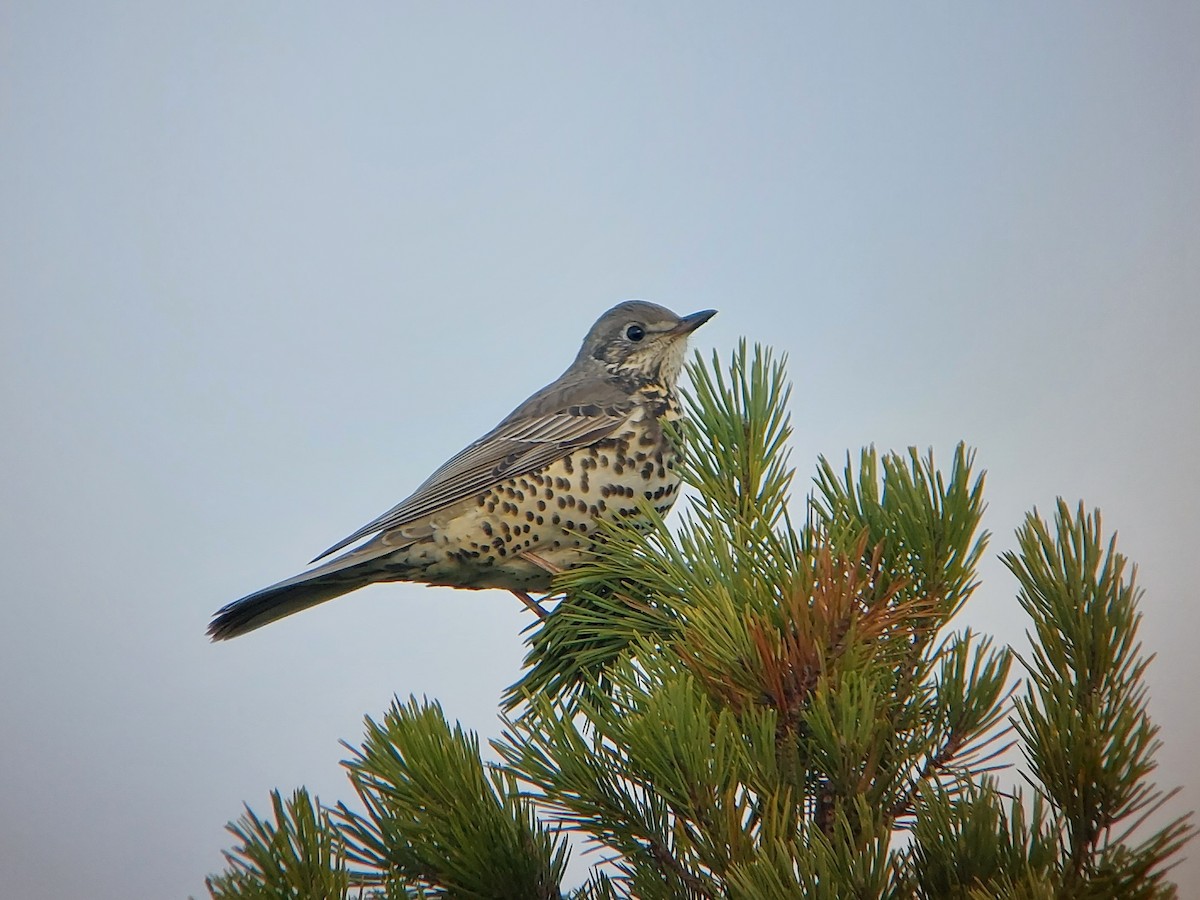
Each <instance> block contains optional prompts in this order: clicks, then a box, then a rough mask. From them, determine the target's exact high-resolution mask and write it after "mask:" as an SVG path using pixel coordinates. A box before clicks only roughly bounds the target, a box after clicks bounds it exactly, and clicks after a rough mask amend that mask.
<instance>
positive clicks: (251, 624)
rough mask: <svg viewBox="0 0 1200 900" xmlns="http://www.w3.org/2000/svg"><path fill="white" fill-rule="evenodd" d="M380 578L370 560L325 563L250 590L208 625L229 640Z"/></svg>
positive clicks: (215, 636) (210, 630)
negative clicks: (251, 591)
mask: <svg viewBox="0 0 1200 900" xmlns="http://www.w3.org/2000/svg"><path fill="white" fill-rule="evenodd" d="M335 562H337V561H336V560H335ZM378 580H379V571H378V569H377V568H376V567H375V566H372V565H371V563H370V562H369V561H368V562H363V563H359V564H358V565H352V566H347V567H341V566H339V567H338V568H336V569H334V570H333V571H329V567H328V566H325V567H322V568H321V569H318V570H316V571H313V572H305V573H302V574H300V575H297V576H295V577H293V578H289V579H287V580H286V581H281V582H279V583H278V584H273V585H271V586H270V587H265V588H263V589H262V590H261V591H255V592H254V593H253V594H248V595H247V596H245V597H243V598H242V599H241V600H235V601H234V602H233V603H230V604H229V605H228V606H225V607H223V608H222V609H220V610H218V611H217V614H216V615H215V616H213V620H212V623H211V624H210V625H209V626H208V634H209V637H211V638H212V639H213V640H214V641H227V640H229V639H230V638H235V637H238V636H239V635H242V634H245V633H246V632H248V631H253V630H254V629H256V628H262V627H263V626H264V625H267V624H269V623H271V622H274V621H275V620H276V619H282V618H283V617H284V616H290V615H291V614H292V613H298V612H300V611H301V610H302V609H308V608H309V607H310V606H316V605H317V604H318V603H324V602H325V601H326V600H332V599H333V598H334V597H340V596H341V595H342V594H348V593H350V592H351V591H356V590H358V589H359V588H360V587H365V586H366V585H368V584H371V583H372V582H373V581H378Z"/></svg>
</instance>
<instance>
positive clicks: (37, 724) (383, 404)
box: [0, 0, 1200, 900]
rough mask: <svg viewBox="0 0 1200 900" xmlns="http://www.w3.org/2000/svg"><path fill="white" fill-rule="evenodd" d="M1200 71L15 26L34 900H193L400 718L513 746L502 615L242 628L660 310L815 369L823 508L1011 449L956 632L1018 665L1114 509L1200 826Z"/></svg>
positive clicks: (1181, 9)
mask: <svg viewBox="0 0 1200 900" xmlns="http://www.w3.org/2000/svg"><path fill="white" fill-rule="evenodd" d="M1198 43H1200V5H1197V4H1195V3H1186V2H1178V3H1146V4H1137V5H1134V4H1112V3H1095V4H1083V3H1060V4H1051V5H1046V4H1039V3H1010V4H1004V5H1003V6H1002V7H989V8H983V7H975V6H972V7H969V8H968V7H955V6H949V5H946V4H930V5H919V4H917V5H908V4H905V5H903V6H898V5H886V6H884V5H880V6H875V7H872V6H858V7H855V8H853V9H843V8H841V7H835V6H822V7H818V6H816V5H812V6H804V5H799V4H779V5H773V4H758V5H746V4H703V3H689V4H682V3H659V4H643V3H607V4H588V5H583V4H562V3H542V4H532V3H529V4H505V5H503V6H502V5H500V4H491V5H486V4H475V5H470V6H467V5H460V4H408V3H360V4H353V5H344V4H291V3H282V2H278V3H266V2H256V3H233V2H225V3H220V2H218V3H190V4H189V3H182V4H179V3H173V4H163V3H148V2H146V3H140V2H127V3H119V4H109V3H103V2H87V3H56V2H48V0H39V2H37V3H20V2H12V0H0V209H2V210H3V212H2V214H0V300H2V304H3V306H2V313H3V316H2V320H0V321H2V323H3V324H2V326H0V378H2V381H0V397H2V404H3V405H2V414H3V421H4V422H5V423H6V424H5V427H4V428H3V431H2V434H0V548H3V549H0V554H2V560H3V566H4V571H5V572H6V576H7V577H6V584H5V588H4V596H3V624H2V625H0V684H3V688H2V689H0V722H2V726H0V727H2V728H3V732H2V733H3V740H2V741H0V884H2V885H3V886H4V892H5V894H6V895H7V896H12V897H21V898H26V900H34V898H110V897H111V898H118V897H120V898H126V897H184V896H186V895H188V894H189V893H192V894H195V895H197V896H199V895H201V894H202V893H203V878H204V876H205V875H206V874H207V873H209V872H212V871H216V870H219V869H220V867H221V863H222V861H221V857H220V850H221V849H222V848H224V847H226V846H228V845H229V838H228V836H227V835H226V834H225V832H224V831H223V826H224V824H225V822H226V821H228V820H229V819H231V818H234V817H236V816H237V815H238V814H239V812H240V810H241V804H242V803H243V801H246V802H249V803H251V804H252V805H253V806H255V807H256V808H258V809H259V810H264V809H265V808H266V806H267V793H268V791H269V790H270V789H271V788H274V787H277V786H278V787H280V788H283V789H284V790H290V789H291V788H293V787H295V786H297V785H300V784H304V785H307V786H308V787H309V788H311V789H313V790H314V791H316V792H317V793H318V794H319V795H320V796H321V797H322V799H324V800H327V801H334V800H337V799H343V798H345V799H348V798H349V795H350V790H349V785H348V783H347V782H346V780H345V778H344V776H343V774H342V772H341V770H340V768H339V766H338V761H339V760H340V759H342V758H343V757H344V756H345V755H346V752H345V750H344V749H343V748H341V747H340V746H339V745H338V740H339V739H340V738H347V739H351V740H357V739H358V738H359V737H360V735H361V733H362V728H361V722H362V717H363V716H364V715H367V714H369V715H378V714H380V713H381V712H382V711H383V710H384V709H385V708H386V707H387V705H388V703H389V701H390V700H391V698H392V695H393V694H399V695H401V696H402V697H406V696H407V695H409V694H410V693H413V694H416V695H418V696H421V695H426V696H429V697H431V698H438V699H439V700H440V701H441V702H442V703H443V705H444V707H445V710H446V712H447V714H448V715H449V716H450V717H451V718H457V719H459V720H461V721H462V722H463V724H464V725H466V726H467V727H470V728H473V729H476V730H478V731H479V732H480V733H481V735H482V736H484V737H485V738H486V737H492V736H495V735H497V734H498V732H499V730H500V728H499V723H498V721H497V718H496V708H497V701H498V698H499V695H500V693H501V691H502V690H503V688H504V687H505V686H507V685H508V684H510V683H511V682H512V681H514V680H515V679H516V677H517V675H518V671H519V666H520V661H521V659H522V656H523V645H522V640H523V639H522V636H521V634H520V631H521V629H522V628H523V627H524V626H525V625H526V624H527V623H528V618H527V616H528V613H526V612H524V611H523V609H522V607H521V605H520V604H519V603H517V602H516V601H515V600H514V599H513V598H512V597H511V596H510V595H508V594H505V593H501V592H478V593H472V592H455V591H452V590H448V589H441V588H437V589H429V588H424V587H420V586H410V585H398V586H377V587H372V588H369V589H367V590H365V591H363V592H360V593H358V594H354V595H352V596H350V597H347V598H344V599H341V600H338V601H336V602H334V603H331V604H328V605H326V606H323V607H320V608H319V609H315V610H311V611H309V612H306V613H304V614H302V615H300V616H297V617H295V618H292V619H289V620H287V621H285V622H281V623H278V624H275V625H272V626H271V627H270V628H268V629H265V630H263V631H259V632H256V633H254V634H252V635H250V636H247V637H244V638H240V639H238V640H236V641H234V642H231V643H226V644H221V645H212V644H210V643H208V641H207V640H206V638H205V635H204V629H205V626H206V624H207V622H208V620H209V617H210V615H211V614H212V612H213V611H214V610H216V609H217V608H218V607H219V606H221V605H223V604H224V603H226V602H228V601H230V600H233V599H235V598H237V597H239V596H241V595H242V594H245V593H247V592H249V591H251V590H254V589H256V588H259V587H261V586H263V585H265V584H268V583H270V582H273V581H275V580H278V579H280V578H283V577H285V576H288V575H291V574H293V573H294V572H295V571H298V570H299V569H300V568H302V567H303V566H304V564H305V563H306V561H307V560H308V559H310V558H311V557H312V556H313V555H315V554H316V553H317V552H319V551H320V550H322V549H324V548H325V547H327V546H328V545H329V544H330V543H332V542H333V541H334V540H336V539H338V538H340V537H342V536H343V535H345V534H348V533H349V532H351V531H353V530H354V529H355V528H357V527H358V526H359V525H361V524H362V523H364V522H366V521H367V520H369V519H371V518H372V517H374V516H375V515H376V514H378V513H379V512H381V511H383V510H384V509H386V508H388V507H390V506H391V505H392V504H393V503H395V502H396V501H397V500H399V499H400V498H402V497H404V496H405V495H407V494H408V493H409V492H410V491H411V490H412V489H413V488H414V487H415V486H416V485H417V484H418V483H419V482H421V481H422V480H423V479H424V478H425V477H426V475H428V474H429V472H430V471H432V470H433V469H434V468H435V467H436V466H437V465H438V464H440V463H441V462H442V461H443V460H444V459H446V458H447V457H448V456H450V455H451V454H452V453H454V452H455V451H457V450H458V449H460V448H461V447H462V446H464V445H465V444H466V443H468V442H469V441H471V440H473V439H474V438H476V437H477V436H478V435H480V434H482V433H483V432H484V431H485V430H487V429H489V428H490V427H491V426H492V425H493V424H494V423H495V422H496V421H498V420H499V419H500V418H501V417H502V416H504V415H505V414H506V413H507V412H508V411H509V410H510V409H511V408H513V407H514V406H515V405H517V403H519V402H520V401H521V400H522V399H524V397H526V396H527V395H528V394H530V393H531V392H532V391H533V390H535V389H536V388H538V387H540V386H541V385H543V384H545V383H546V382H548V381H550V380H552V379H553V378H555V377H556V376H557V375H558V374H559V373H560V372H561V371H562V370H563V369H564V368H565V367H566V366H567V364H568V363H569V362H570V361H571V359H572V358H573V356H574V354H575V352H576V350H577V348H578V344H579V341H580V340H581V338H582V337H583V335H584V333H585V331H586V330H587V328H588V327H589V326H590V325H591V323H592V321H593V320H594V319H595V318H596V317H597V316H598V315H599V314H600V313H601V312H603V311H604V310H605V309H607V308H608V307H609V306H611V305H612V304H613V303H615V302H617V301H619V300H622V299H625V298H630V297H643V298H647V299H650V300H654V301H656V302H659V303H662V304H664V305H666V306H669V307H671V308H672V309H674V310H676V311H677V312H679V313H687V312H692V311H694V310H699V309H706V308H716V309H719V310H720V315H719V316H718V317H717V318H716V319H714V320H713V321H712V322H710V323H709V324H708V325H706V326H705V327H704V328H703V329H702V330H701V331H699V332H698V333H697V337H696V341H695V346H697V347H698V348H700V349H702V350H704V351H705V352H710V351H711V350H712V349H713V348H716V349H718V350H719V351H720V352H721V353H722V354H723V355H727V354H728V352H729V351H730V350H731V349H732V348H733V347H734V346H735V343H736V341H737V340H738V338H739V337H741V336H745V337H747V338H749V339H750V340H752V341H762V342H767V343H770V344H772V345H773V346H774V347H775V348H776V349H777V350H779V351H783V352H786V353H787V354H788V356H789V358H790V374H791V377H792V378H793V379H794V382H795V393H794V396H793V403H792V414H793V417H794V424H795V428H796V434H795V438H794V441H793V447H792V450H793V460H794V462H795V464H796V466H797V470H798V474H797V479H798V480H797V490H796V494H797V503H798V504H799V502H800V498H801V497H802V496H803V494H805V493H806V492H807V490H808V485H809V479H810V478H811V476H812V473H813V471H814V465H815V461H816V459H817V457H818V455H819V454H826V455H829V456H831V457H833V458H834V459H836V460H840V459H842V458H844V455H845V453H846V451H847V450H852V451H853V452H854V453H855V454H857V452H858V450H859V448H860V447H862V446H863V445H866V444H871V443H874V444H875V445H876V446H877V447H879V448H880V449H897V450H903V449H904V448H905V447H907V446H909V445H916V446H918V447H921V448H928V447H933V448H934V451H935V453H936V454H937V455H938V457H939V458H940V459H941V460H943V461H948V460H949V459H950V456H951V453H952V451H953V449H954V446H955V443H956V442H958V441H959V440H965V441H967V442H968V443H969V444H970V445H972V446H974V447H976V448H978V460H977V463H978V465H979V466H980V467H982V468H985V469H986V470H987V472H988V492H987V497H988V502H989V508H988V512H987V515H986V517H985V522H984V524H985V526H986V527H987V528H988V529H989V530H990V531H992V532H993V534H994V537H993V539H992V543H991V548H990V551H989V554H988V558H987V560H986V562H985V563H984V565H983V568H982V577H983V586H982V588H981V589H980V590H979V592H978V594H977V596H976V598H975V599H974V600H973V601H972V603H971V604H970V605H969V606H968V607H967V609H966V611H965V612H964V614H963V616H962V622H963V624H969V625H971V626H972V627H974V628H978V629H982V630H984V631H987V632H991V633H994V634H996V635H997V636H998V637H999V638H1000V639H1001V640H1003V641H1007V642H1015V643H1020V642H1022V641H1023V634H1024V628H1025V622H1024V619H1023V617H1022V614H1021V613H1020V611H1019V609H1018V607H1017V605H1016V602H1015V599H1014V593H1015V588H1014V580H1013V579H1012V577H1011V576H1010V575H1008V573H1007V572H1006V571H1005V570H1004V569H1003V567H1002V566H1001V565H1000V564H999V562H998V561H997V559H996V555H997V554H998V553H999V552H1000V551H1003V550H1005V549H1008V548H1011V547H1012V546H1013V544H1014V540H1013V530H1014V529H1015V528H1016V527H1017V526H1018V525H1019V524H1020V523H1021V520H1022V517H1023V516H1024V514H1025V512H1026V511H1027V510H1029V509H1030V508H1031V507H1033V506H1034V505H1037V506H1038V507H1039V508H1041V509H1043V510H1049V509H1050V507H1051V505H1052V504H1053V502H1054V499H1055V497H1056V496H1059V495H1062V496H1064V497H1065V498H1067V499H1068V500H1069V501H1070V502H1071V503H1075V502H1077V501H1078V500H1080V499H1083V500H1084V501H1085V502H1086V503H1087V504H1088V505H1089V506H1099V507H1101V509H1102V510H1103V513H1104V523H1105V526H1106V528H1108V529H1113V528H1115V529H1117V530H1119V532H1120V547H1121V549H1122V550H1124V551H1125V552H1126V553H1127V554H1129V555H1130V556H1131V557H1132V558H1133V559H1134V560H1135V561H1137V562H1138V563H1139V566H1140V583H1141V584H1142V586H1143V587H1144V588H1145V590H1146V595H1145V598H1144V601H1143V604H1142V610H1143V612H1144V614H1145V621H1144V628H1143V637H1144V640H1145V644H1146V648H1147V650H1148V651H1151V652H1154V653H1157V654H1158V658H1157V660H1156V661H1155V663H1154V664H1153V666H1152V668H1151V669H1150V673H1149V682H1150V686H1151V692H1152V702H1151V712H1152V714H1153V715H1154V716H1155V718H1156V720H1157V721H1158V723H1159V724H1160V725H1161V726H1162V734H1161V737H1162V739H1163V741H1164V747H1163V749H1162V751H1161V753H1160V755H1159V759H1160V762H1161V768H1160V770H1159V772H1158V780H1159V782H1160V783H1161V784H1163V785H1165V786H1173V785H1176V784H1180V785H1183V786H1184V791H1183V793H1182V794H1181V796H1180V797H1179V799H1178V800H1177V801H1176V803H1175V804H1174V806H1173V807H1172V809H1174V810H1175V811H1176V812H1181V811H1183V810H1185V809H1190V808H1194V807H1197V806H1200V766H1198V765H1197V763H1196V762H1195V755H1194V754H1195V747H1196V746H1197V745H1200V711H1198V704H1197V699H1196V698H1197V681H1198V679H1200V663H1198V658H1200V657H1198V653H1197V646H1196V644H1197V634H1198V630H1200V612H1198V610H1200V604H1198V602H1197V599H1198V598H1197V590H1196V586H1195V581H1196V579H1195V562H1196V558H1197V541H1198V538H1200V535H1198V532H1197V527H1196V512H1195V511H1196V509H1197V507H1198V506H1200V476H1198V474H1197V466H1196V464H1195V462H1194V456H1195V453H1196V448H1197V444H1198V440H1200V400H1198V399H1197V398H1198V389H1200V353H1198V352H1197V350H1196V340H1197V332H1198V330H1200V54H1197V53H1196V49H1195V48H1196V46H1197V44H1198ZM1192 856H1193V857H1194V858H1193V859H1192V860H1189V861H1188V862H1186V863H1184V864H1183V866H1181V867H1180V868H1179V869H1178V870H1177V877H1178V878H1179V880H1180V881H1181V882H1182V883H1183V884H1184V885H1185V890H1184V892H1183V893H1184V895H1185V896H1188V895H1192V894H1195V893H1197V892H1200V862H1198V861H1197V859H1196V858H1195V857H1198V856H1200V851H1198V850H1196V849H1195V848H1193V851H1192Z"/></svg>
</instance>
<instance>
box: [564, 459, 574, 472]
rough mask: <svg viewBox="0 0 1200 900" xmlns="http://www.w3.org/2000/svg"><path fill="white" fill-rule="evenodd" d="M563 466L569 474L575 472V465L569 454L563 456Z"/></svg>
mask: <svg viewBox="0 0 1200 900" xmlns="http://www.w3.org/2000/svg"><path fill="white" fill-rule="evenodd" d="M563 468H564V469H566V471H567V474H568V475H573V474H575V465H574V464H573V463H572V462H571V457H570V456H569V455H568V456H564V457H563Z"/></svg>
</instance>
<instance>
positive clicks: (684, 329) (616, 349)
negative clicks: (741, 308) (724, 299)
mask: <svg viewBox="0 0 1200 900" xmlns="http://www.w3.org/2000/svg"><path fill="white" fill-rule="evenodd" d="M716 314H717V311H716V310H715V309H705V310H701V311H700V312H695V313H692V314H691V315H690V316H682V317H680V316H677V315H675V313H673V312H671V311H670V310H669V309H667V308H666V307H663V306H659V305H658V304H657V303H647V302H646V301H645V300H626V301H625V302H624V303H618V304H617V305H616V306H614V307H613V308H612V309H610V310H609V311H608V312H606V313H605V314H604V315H602V316H601V317H600V318H599V319H597V320H596V324H595V325H593V326H592V328H591V330H590V331H589V332H588V333H587V337H585V338H584V339H583V346H582V347H581V348H580V350H579V355H578V356H577V357H575V363H574V365H573V366H572V368H573V369H585V370H588V369H590V370H602V371H603V372H604V373H605V374H607V375H609V376H612V377H615V378H620V379H622V380H629V381H632V382H634V383H636V384H646V383H650V382H653V383H657V384H662V385H664V386H666V387H668V388H671V387H674V386H675V382H676V380H677V379H678V378H679V372H680V370H681V369H682V368H683V360H684V356H685V355H686V353H687V339H688V335H690V334H691V333H692V332H693V331H695V330H696V329H697V328H699V327H700V326H701V325H703V324H704V323H705V322H707V321H708V320H709V319H711V318H712V317H713V316H715V315H716Z"/></svg>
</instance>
